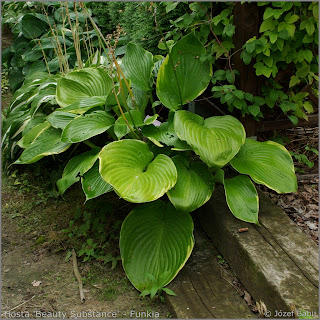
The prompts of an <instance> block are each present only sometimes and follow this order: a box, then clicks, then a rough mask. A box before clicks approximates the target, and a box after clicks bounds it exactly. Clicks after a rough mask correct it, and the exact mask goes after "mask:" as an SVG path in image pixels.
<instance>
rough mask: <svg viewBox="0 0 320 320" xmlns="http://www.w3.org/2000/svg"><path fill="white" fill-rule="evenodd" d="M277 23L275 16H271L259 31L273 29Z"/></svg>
mask: <svg viewBox="0 0 320 320" xmlns="http://www.w3.org/2000/svg"><path fill="white" fill-rule="evenodd" d="M277 24H278V22H277V21H276V20H274V19H273V18H269V19H267V20H265V21H263V22H262V23H261V26H260V29H259V32H261V33H262V32H265V31H268V30H270V31H273V30H274V28H275V27H276V26H277Z"/></svg>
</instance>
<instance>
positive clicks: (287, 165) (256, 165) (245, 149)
mask: <svg viewBox="0 0 320 320" xmlns="http://www.w3.org/2000/svg"><path fill="white" fill-rule="evenodd" d="M230 163H231V165H232V167H233V168H235V169H236V170H237V171H238V172H240V173H243V174H248V175H250V177H251V178H252V180H253V181H254V182H256V183H260V184H264V185H265V186H267V187H268V188H270V189H272V190H275V191H276V192H278V193H287V192H295V191H297V188H298V185H297V177H296V175H295V173H294V166H293V161H292V158H291V155H290V154H289V152H288V150H287V149H286V148H285V147H283V146H282V145H280V144H279V143H276V142H273V141H266V142H259V141H255V140H252V139H246V142H245V144H244V145H243V146H242V147H241V149H240V151H239V153H238V154H237V155H236V156H235V157H234V158H233V159H232V161H231V162H230Z"/></svg>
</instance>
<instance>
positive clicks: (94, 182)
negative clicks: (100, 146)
mask: <svg viewBox="0 0 320 320" xmlns="http://www.w3.org/2000/svg"><path fill="white" fill-rule="evenodd" d="M82 189H83V192H84V193H85V195H86V200H90V199H93V198H96V197H99V196H101V195H102V194H104V193H107V192H109V191H112V190H113V189H112V187H111V185H110V184H109V183H107V182H105V181H104V180H103V179H102V177H101V175H100V172H99V161H96V163H95V164H94V165H93V167H92V168H91V169H90V170H89V171H88V172H86V173H85V174H84V176H83V179H82Z"/></svg>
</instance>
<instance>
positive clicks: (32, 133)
mask: <svg viewBox="0 0 320 320" xmlns="http://www.w3.org/2000/svg"><path fill="white" fill-rule="evenodd" d="M49 127H50V123H49V122H48V121H45V122H43V123H40V124H38V125H36V126H34V127H33V128H32V129H31V130H29V131H28V133H26V134H25V135H24V136H23V137H22V138H21V139H20V140H19V141H18V143H17V145H18V146H19V147H21V148H23V149H25V148H27V147H29V146H30V145H31V143H32V142H33V141H34V140H35V139H36V138H37V137H38V136H39V135H40V134H41V133H42V132H43V131H44V130H47V129H48V128H49Z"/></svg>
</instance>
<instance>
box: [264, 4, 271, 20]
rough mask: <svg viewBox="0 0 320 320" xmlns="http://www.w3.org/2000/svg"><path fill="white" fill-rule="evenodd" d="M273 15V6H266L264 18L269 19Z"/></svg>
mask: <svg viewBox="0 0 320 320" xmlns="http://www.w3.org/2000/svg"><path fill="white" fill-rule="evenodd" d="M272 16H273V9H272V8H271V7H268V8H266V10H265V12H264V14H263V20H267V19H269V18H270V17H272Z"/></svg>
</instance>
